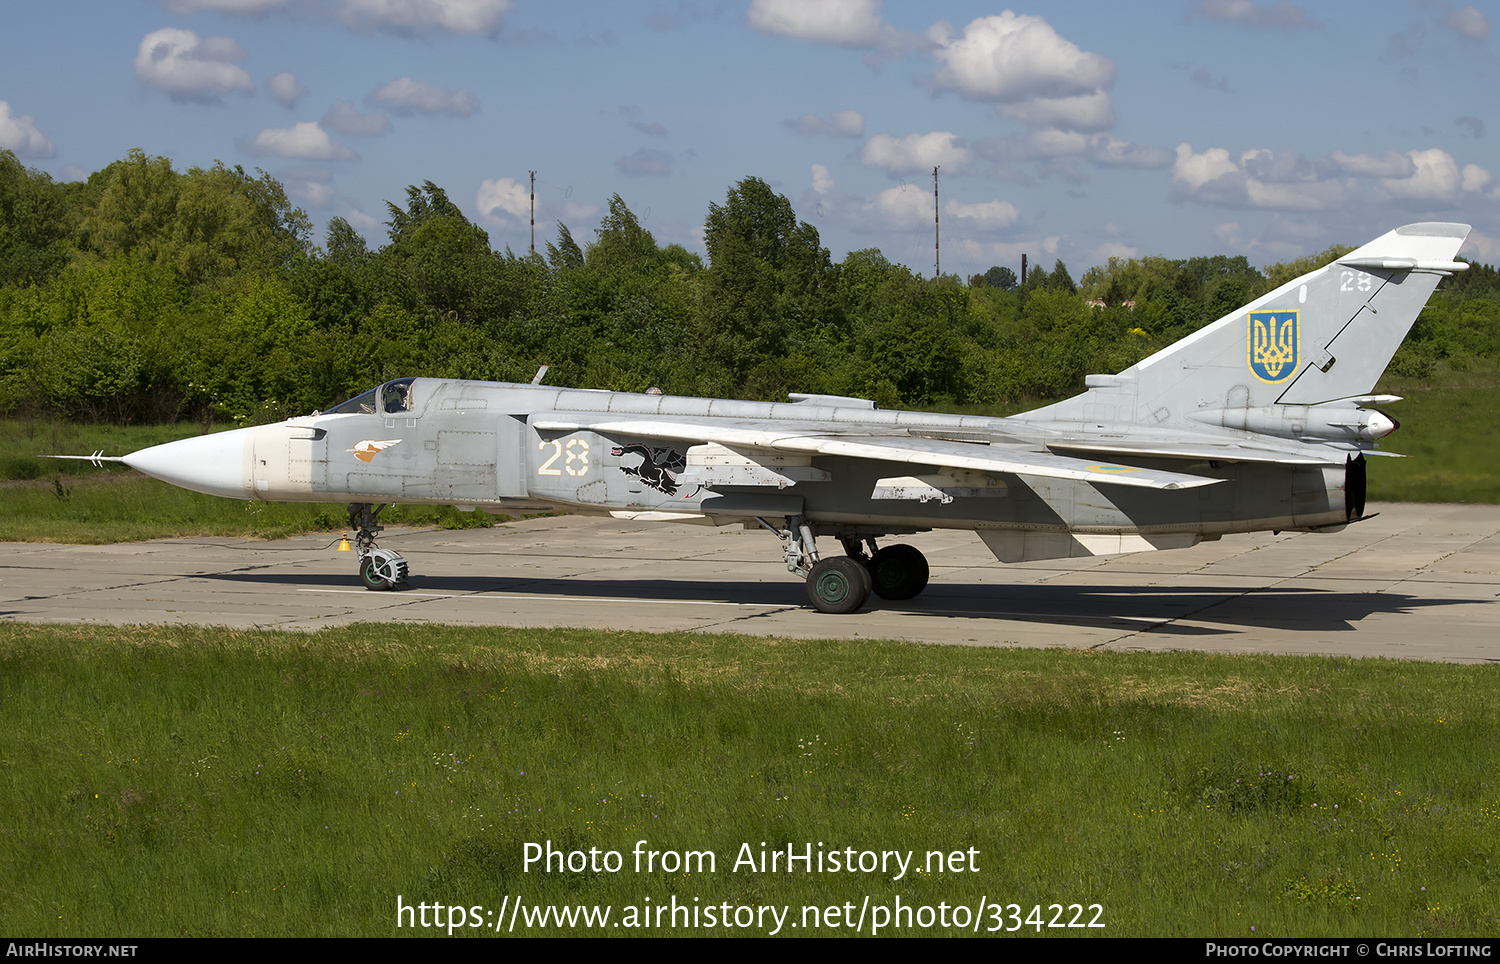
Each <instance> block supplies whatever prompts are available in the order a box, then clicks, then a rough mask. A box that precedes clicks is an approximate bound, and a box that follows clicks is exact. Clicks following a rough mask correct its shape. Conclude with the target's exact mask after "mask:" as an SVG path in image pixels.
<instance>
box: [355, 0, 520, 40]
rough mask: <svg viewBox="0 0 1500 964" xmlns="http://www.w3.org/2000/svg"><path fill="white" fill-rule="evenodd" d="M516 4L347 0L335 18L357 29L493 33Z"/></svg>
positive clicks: (410, 33)
mask: <svg viewBox="0 0 1500 964" xmlns="http://www.w3.org/2000/svg"><path fill="white" fill-rule="evenodd" d="M513 6H514V4H513V3H512V2H511V0H344V2H343V3H342V4H341V5H340V6H339V9H338V10H337V12H335V14H334V18H335V19H336V20H338V21H339V22H340V23H342V24H344V25H345V26H347V27H350V28H352V29H354V30H370V29H374V30H382V31H385V32H387V33H396V34H402V35H405V36H421V35H424V34H426V33H429V32H430V31H432V30H443V31H447V32H448V33H453V34H468V35H474V34H487V35H493V34H495V33H498V32H499V31H500V28H501V26H503V25H504V22H505V15H506V14H507V13H509V12H510V10H511V8H512V7H513Z"/></svg>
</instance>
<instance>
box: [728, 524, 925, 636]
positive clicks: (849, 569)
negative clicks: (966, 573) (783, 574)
mask: <svg viewBox="0 0 1500 964" xmlns="http://www.w3.org/2000/svg"><path fill="white" fill-rule="evenodd" d="M756 521H757V522H759V523H760V524H761V525H762V526H765V527H766V528H767V529H769V530H771V531H772V532H774V533H776V535H777V536H779V537H780V538H781V540H782V542H783V543H785V546H784V554H785V557H786V568H787V571H789V572H795V573H796V574H797V575H799V576H804V577H806V579H807V600H808V602H810V603H812V605H813V608H814V609H816V610H818V612H823V613H852V612H855V611H857V610H858V609H859V608H860V607H862V606H863V605H864V604H865V603H866V602H867V601H868V600H869V598H870V593H871V592H874V593H875V594H876V595H877V596H879V597H880V598H882V599H911V598H912V597H914V596H916V595H917V594H919V593H920V592H921V591H922V590H923V589H926V588H927V580H928V577H929V575H930V572H931V570H930V569H929V567H928V565H927V557H926V556H924V555H922V553H921V552H920V551H919V550H918V549H917V548H916V547H915V546H909V545H894V546H887V547H885V548H884V549H881V548H879V547H877V546H876V545H875V540H874V539H865V540H863V543H861V540H859V539H858V538H855V537H852V536H849V537H840V539H839V541H840V542H841V543H843V546H844V552H845V553H847V555H843V556H830V557H828V558H819V556H818V549H817V545H816V542H815V539H814V536H813V531H812V527H811V526H810V525H808V523H807V520H806V519H804V518H802V517H801V516H795V517H793V518H789V519H787V520H786V528H785V529H777V528H776V527H774V526H772V525H771V524H770V523H768V522H766V520H764V519H757V520H756Z"/></svg>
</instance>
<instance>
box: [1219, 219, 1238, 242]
mask: <svg viewBox="0 0 1500 964" xmlns="http://www.w3.org/2000/svg"><path fill="white" fill-rule="evenodd" d="M1214 237H1216V238H1218V239H1219V240H1220V241H1222V242H1224V243H1225V244H1227V245H1230V246H1231V247H1236V248H1238V247H1240V246H1241V245H1242V242H1241V241H1240V222H1238V221H1225V222H1224V223H1222V224H1216V225H1214Z"/></svg>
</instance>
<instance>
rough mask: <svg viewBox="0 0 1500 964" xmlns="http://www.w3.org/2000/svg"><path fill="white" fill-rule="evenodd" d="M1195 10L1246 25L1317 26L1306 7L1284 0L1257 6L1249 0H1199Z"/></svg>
mask: <svg viewBox="0 0 1500 964" xmlns="http://www.w3.org/2000/svg"><path fill="white" fill-rule="evenodd" d="M1195 12H1196V13H1199V14H1202V15H1203V16H1205V17H1208V18H1210V19H1212V20H1220V21H1223V22H1225V23H1238V24H1243V25H1245V26H1247V27H1262V28H1269V29H1280V30H1295V29H1300V28H1307V27H1317V26H1319V24H1318V22H1317V21H1316V20H1314V19H1313V18H1312V17H1311V16H1309V15H1308V13H1307V11H1306V10H1303V9H1302V8H1301V7H1294V6H1292V5H1291V4H1290V3H1287V2H1286V0H1278V2H1277V3H1275V4H1273V5H1272V6H1270V7H1257V6H1256V5H1255V4H1254V3H1252V2H1251V0H1201V2H1200V3H1199V4H1198V5H1197V9H1196V11H1195Z"/></svg>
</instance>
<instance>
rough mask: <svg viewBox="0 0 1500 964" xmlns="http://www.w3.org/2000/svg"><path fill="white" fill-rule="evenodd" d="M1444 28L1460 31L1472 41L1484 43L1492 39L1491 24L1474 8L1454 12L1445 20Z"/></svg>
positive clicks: (1464, 8)
mask: <svg viewBox="0 0 1500 964" xmlns="http://www.w3.org/2000/svg"><path fill="white" fill-rule="evenodd" d="M1443 26H1445V27H1450V28H1452V29H1453V30H1456V31H1458V33H1459V34H1461V35H1462V36H1464V37H1467V38H1468V39H1470V40H1473V41H1477V42H1481V43H1482V42H1483V41H1486V40H1488V39H1490V22H1489V20H1488V19H1487V18H1486V17H1485V15H1484V14H1482V13H1480V12H1479V11H1478V10H1475V9H1474V8H1473V7H1463V8H1462V9H1459V10H1454V11H1452V12H1450V13H1449V14H1448V16H1446V17H1444V18H1443Z"/></svg>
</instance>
